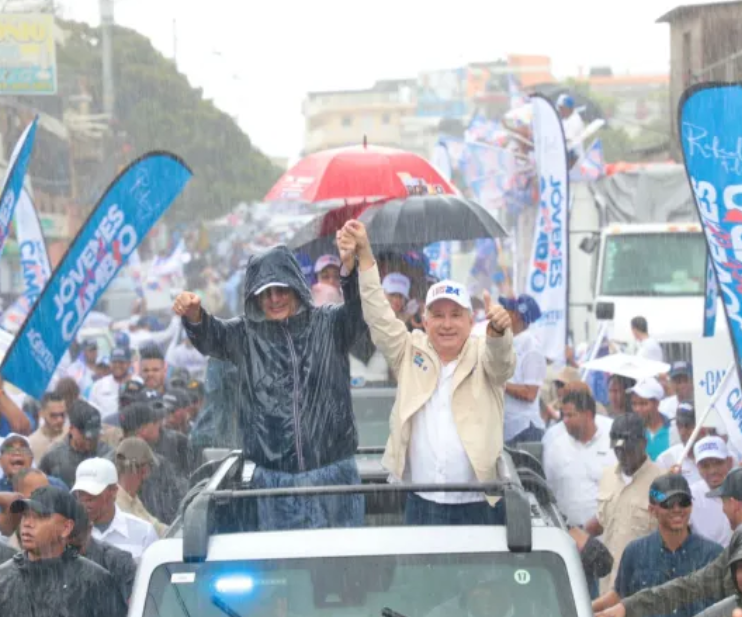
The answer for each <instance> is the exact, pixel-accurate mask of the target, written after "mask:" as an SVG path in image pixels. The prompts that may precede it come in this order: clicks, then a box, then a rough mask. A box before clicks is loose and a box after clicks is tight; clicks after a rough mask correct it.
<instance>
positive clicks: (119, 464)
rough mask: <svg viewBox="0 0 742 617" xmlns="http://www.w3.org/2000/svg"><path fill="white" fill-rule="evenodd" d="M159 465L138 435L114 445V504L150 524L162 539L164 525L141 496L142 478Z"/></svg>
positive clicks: (165, 529) (164, 529)
mask: <svg viewBox="0 0 742 617" xmlns="http://www.w3.org/2000/svg"><path fill="white" fill-rule="evenodd" d="M158 465H159V461H158V459H157V456H155V453H154V452H153V451H152V448H150V447H149V445H148V444H147V442H146V441H144V440H143V439H139V437H128V438H126V439H124V440H123V441H122V442H121V443H120V444H119V445H118V448H116V471H117V472H118V484H119V490H118V493H117V495H116V505H117V506H118V507H119V508H121V510H123V511H124V512H126V513H128V514H131V515H132V516H136V517H138V518H141V519H143V520H145V521H149V522H150V523H152V525H153V526H154V528H155V531H156V532H157V535H158V536H160V537H161V538H162V537H163V536H164V535H165V531H167V525H165V524H163V523H162V522H161V521H159V520H158V519H157V518H156V517H154V516H152V514H151V513H150V512H149V510H147V508H146V507H145V506H144V504H143V503H142V500H141V499H140V493H141V489H142V485H143V484H144V481H145V480H146V479H147V478H149V476H150V473H151V472H152V469H153V468H155V467H157V466H158Z"/></svg>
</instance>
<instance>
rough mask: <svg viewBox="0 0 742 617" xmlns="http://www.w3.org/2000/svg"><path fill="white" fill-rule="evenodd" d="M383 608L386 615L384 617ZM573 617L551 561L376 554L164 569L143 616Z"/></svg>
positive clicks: (533, 556)
mask: <svg viewBox="0 0 742 617" xmlns="http://www.w3.org/2000/svg"><path fill="white" fill-rule="evenodd" d="M385 609H387V610H385ZM382 611H384V614H386V615H390V614H391V615H394V614H398V615H402V616H404V617H452V616H457V615H460V616H461V617H480V616H481V617H485V616H486V617H500V616H501V617H517V616H518V615H539V616H540V617H550V616H552V615H553V616H557V615H558V616H561V617H573V616H574V615H576V609H575V604H574V599H573V597H572V592H571V586H570V582H569V578H568V575H567V570H566V567H565V565H564V562H563V561H562V559H561V557H559V555H557V554H555V553H542V552H533V553H525V554H513V553H504V554H501V553H497V554H448V555H404V556H395V555H381V556H378V555H377V556H371V557H367V556H364V557H357V556H353V557H336V558H321V559H319V558H316V559H277V560H270V561H231V562H207V563H201V564H168V565H163V566H160V567H159V568H157V570H155V572H154V573H153V575H152V578H151V580H150V587H149V590H148V593H147V602H146V606H145V610H144V615H145V617H164V616H165V615H167V616H168V617H196V616H198V617H224V615H227V616H228V617H235V616H239V617H248V616H250V617H291V616H294V615H295V616H297V617H299V616H310V615H311V616H313V617H314V616H322V617H335V616H338V617H339V616H341V615H342V617H353V616H358V617H361V616H363V617H377V616H378V617H381V615H382Z"/></svg>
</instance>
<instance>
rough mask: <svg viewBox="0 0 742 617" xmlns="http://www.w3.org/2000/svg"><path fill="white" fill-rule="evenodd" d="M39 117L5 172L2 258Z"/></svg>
mask: <svg viewBox="0 0 742 617" xmlns="http://www.w3.org/2000/svg"><path fill="white" fill-rule="evenodd" d="M38 120H39V117H38V116H36V117H35V118H34V119H33V122H31V124H29V125H28V126H27V127H26V129H25V130H24V131H23V133H22V134H21V136H20V138H19V139H18V142H17V143H16V145H15V148H13V153H12V154H11V155H10V161H9V162H8V169H7V171H6V172H5V181H4V183H3V188H2V192H0V256H2V254H3V248H5V241H6V240H7V239H8V234H9V232H10V221H12V220H13V213H14V212H15V206H16V204H17V203H18V199H20V197H21V190H22V189H23V178H24V177H25V176H26V169H27V168H28V161H29V159H30V158H31V151H32V150H33V141H34V137H36V125H37V123H38Z"/></svg>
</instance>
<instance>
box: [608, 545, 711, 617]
mask: <svg viewBox="0 0 742 617" xmlns="http://www.w3.org/2000/svg"><path fill="white" fill-rule="evenodd" d="M722 550H723V549H722V547H721V546H720V545H718V544H717V543H716V542H712V541H711V540H707V539H706V538H704V537H703V536H699V535H698V534H695V533H693V532H691V533H690V534H689V535H688V537H687V538H686V540H685V542H683V544H682V545H681V546H680V548H678V550H676V551H675V552H672V551H670V550H669V549H668V548H667V547H666V546H665V543H664V542H663V541H662V536H660V532H659V531H655V532H653V533H650V534H649V535H648V536H644V537H643V538H639V539H637V540H634V541H633V542H630V543H629V544H628V546H627V547H626V550H624V552H623V556H622V557H621V564H620V565H619V567H618V574H617V576H616V582H615V584H614V588H615V590H616V593H618V595H619V596H621V598H627V597H629V596H632V595H634V594H635V593H636V592H637V591H641V590H642V589H649V588H650V587H656V586H657V585H662V584H663V583H666V582H667V581H671V580H672V579H674V578H678V577H680V576H686V575H687V574H690V573H691V572H695V571H696V570H700V569H701V568H703V567H704V566H706V565H708V564H709V563H710V562H712V561H713V560H714V559H716V558H717V557H718V556H719V554H720V553H721V552H722ZM713 603H714V601H713V600H712V601H703V600H696V601H695V602H692V603H690V604H686V605H685V606H684V607H683V608H681V609H678V610H677V611H675V612H674V613H672V617H693V616H694V615H696V614H697V613H700V612H701V611H702V610H704V609H706V608H708V607H709V606H711V605H712V604H713ZM656 617H660V616H659V615H657V616H656ZM668 617H670V616H669V615H668Z"/></svg>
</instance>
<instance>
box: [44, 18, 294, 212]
mask: <svg viewBox="0 0 742 617" xmlns="http://www.w3.org/2000/svg"><path fill="white" fill-rule="evenodd" d="M60 26H61V27H62V29H63V30H64V31H65V33H66V42H65V44H64V45H60V46H59V47H58V53H57V57H58V65H59V82H60V83H59V85H60V94H61V95H62V96H63V97H66V98H67V99H68V100H69V97H71V96H75V95H78V94H79V93H80V92H81V90H83V89H84V90H86V91H87V92H88V93H89V94H90V95H92V98H93V107H92V112H93V113H95V112H99V111H100V110H101V109H102V90H103V88H102V57H101V44H100V32H99V30H98V29H97V28H92V27H90V26H88V25H87V24H81V23H77V22H64V21H63V22H60ZM113 61H114V66H113V73H114V84H115V121H116V127H117V128H116V132H117V137H116V139H114V140H113V141H114V143H113V144H112V147H113V148H114V150H115V151H116V152H118V153H119V154H120V153H121V147H122V146H123V145H124V144H128V145H130V146H131V147H130V148H129V149H127V151H126V154H125V155H124V156H125V158H126V159H128V160H125V161H122V162H128V161H130V160H132V159H133V158H136V157H137V156H139V155H141V154H143V153H145V152H147V151H150V150H169V151H171V152H173V153H175V154H177V155H179V156H180V157H182V158H183V160H185V162H186V163H187V164H188V165H189V166H190V167H191V169H192V170H193V172H194V178H193V179H192V180H191V182H190V183H189V185H188V187H187V188H186V190H185V192H184V193H183V195H182V196H181V197H180V199H179V200H178V202H177V208H173V209H172V210H171V211H170V213H169V218H171V220H172V219H176V220H194V219H195V220H203V219H204V218H216V217H218V216H220V215H223V214H224V213H226V212H228V211H229V210H231V209H233V208H234V207H235V206H236V205H237V204H238V203H240V202H243V201H244V202H248V203H249V202H251V201H255V200H260V199H261V198H262V197H263V196H264V195H265V193H266V192H267V191H268V190H269V189H270V187H271V186H272V184H273V183H274V182H275V181H276V180H277V179H278V177H279V175H280V170H279V169H278V168H277V167H276V166H275V165H273V164H272V163H271V161H270V159H268V157H266V156H265V155H264V154H263V153H262V152H260V151H259V150H258V149H257V148H255V147H254V146H253V145H252V143H251V141H250V138H249V137H248V136H247V135H246V134H244V133H243V132H242V130H241V129H240V128H239V126H238V125H237V124H236V122H235V121H234V120H233V119H232V118H231V117H230V116H229V115H228V114H226V113H224V112H222V111H220V110H219V109H217V108H216V106H215V105H214V104H213V102H211V101H209V100H205V99H204V97H203V92H202V91H201V90H200V89H198V88H194V87H193V86H192V85H191V84H190V83H189V82H188V79H187V78H186V77H185V76H184V75H183V74H181V73H179V72H178V71H177V70H176V68H175V66H174V64H173V62H172V61H171V60H169V59H167V58H165V57H164V56H163V55H162V54H161V53H160V52H158V51H157V50H156V49H155V48H154V47H153V46H152V44H151V42H150V41H149V39H147V38H145V37H144V36H142V35H141V34H139V33H137V32H135V31H133V30H130V29H127V28H121V27H118V26H117V27H115V28H114V31H113Z"/></svg>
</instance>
